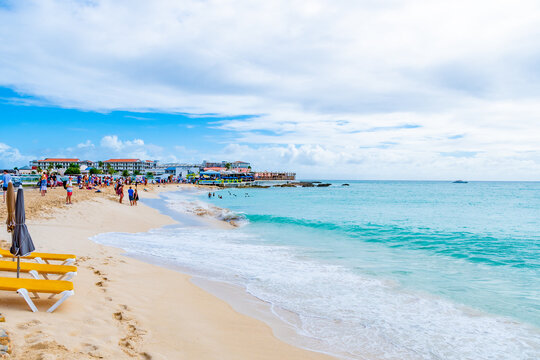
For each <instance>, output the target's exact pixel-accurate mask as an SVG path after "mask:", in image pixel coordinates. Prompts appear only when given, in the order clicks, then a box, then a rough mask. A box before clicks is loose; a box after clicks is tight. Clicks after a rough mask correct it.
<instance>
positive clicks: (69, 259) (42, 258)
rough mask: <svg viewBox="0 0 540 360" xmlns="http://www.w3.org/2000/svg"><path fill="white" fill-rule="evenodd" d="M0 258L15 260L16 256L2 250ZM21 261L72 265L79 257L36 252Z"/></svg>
mask: <svg viewBox="0 0 540 360" xmlns="http://www.w3.org/2000/svg"><path fill="white" fill-rule="evenodd" d="M0 257H5V258H8V259H9V258H14V257H15V256H13V254H11V253H10V252H9V251H8V250H3V249H0ZM21 259H33V260H36V261H37V262H38V263H40V264H48V263H49V261H51V260H55V261H63V262H62V265H72V264H73V263H74V262H75V260H76V259H77V256H75V255H72V254H51V253H38V252H34V253H31V254H30V255H28V256H21Z"/></svg>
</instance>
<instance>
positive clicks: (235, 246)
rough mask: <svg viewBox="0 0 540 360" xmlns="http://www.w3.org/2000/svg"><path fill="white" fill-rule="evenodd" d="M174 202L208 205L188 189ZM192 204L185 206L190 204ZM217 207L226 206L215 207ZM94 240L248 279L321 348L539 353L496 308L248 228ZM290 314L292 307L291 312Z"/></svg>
mask: <svg viewBox="0 0 540 360" xmlns="http://www.w3.org/2000/svg"><path fill="white" fill-rule="evenodd" d="M166 202H167V204H168V206H169V207H170V208H171V209H175V210H177V211H184V212H185V211H187V212H193V211H192V210H189V207H194V208H198V207H202V206H203V204H204V203H202V202H194V201H191V200H188V199H185V198H183V196H180V195H178V196H177V195H173V196H172V197H168V198H167V200H166ZM186 209H187V210H186ZM210 212H211V213H212V214H214V215H215V214H218V216H221V215H219V214H222V212H219V211H217V212H216V210H214V209H212V210H211V211H210ZM94 240H95V241H97V242H99V243H102V244H107V245H114V246H117V247H121V248H123V249H125V250H126V251H128V253H131V254H134V255H144V256H152V257H154V258H155V259H156V261H163V262H169V263H173V264H176V265H179V266H182V267H184V268H188V269H190V270H191V271H193V272H194V273H196V274H199V275H202V276H205V277H207V278H210V279H213V280H219V281H225V282H229V283H233V284H237V285H241V286H243V287H244V288H245V289H246V290H247V291H248V292H249V293H250V294H252V295H254V296H256V297H257V298H259V299H261V300H263V301H266V302H268V303H270V304H271V305H272V307H273V309H274V313H275V314H276V315H277V316H280V317H282V319H283V320H284V321H287V322H289V323H293V324H294V326H295V327H296V329H297V331H298V333H299V334H301V335H303V336H305V337H306V338H310V339H316V340H317V341H316V342H313V343H311V344H312V346H311V347H312V348H313V349H314V350H319V351H324V352H329V353H332V354H335V355H338V356H340V357H343V358H350V359H371V358H376V359H501V360H503V359H505V360H506V359H538V358H539V357H540V333H539V331H538V329H537V328H534V327H532V326H529V325H526V324H523V323H520V322H517V321H513V320H510V319H508V318H504V317H499V316H493V315H488V314H485V313H482V312H480V311H477V310H474V309H472V308H468V307H465V306H462V305H459V304H455V303H453V302H450V301H449V300H446V299H442V298H439V297H437V296H434V295H431V294H427V293H422V292H414V291H411V290H408V289H404V288H402V287H401V286H400V284H398V283H396V282H393V281H391V280H384V279H380V278H373V277H369V276H364V275H360V274H357V273H354V272H353V271H351V269H349V268H346V267H343V266H339V265H335V264H330V263H325V262H324V261H321V260H320V259H313V258H310V257H307V256H305V254H303V253H302V252H301V249H299V248H295V247H289V246H278V245H269V244H267V243H264V242H262V241H261V239H259V238H258V237H257V235H255V234H252V233H249V232H247V231H244V230H243V229H242V228H240V229H235V230H221V229H211V228H205V227H180V226H177V227H166V228H161V229H155V230H152V231H150V232H148V233H139V234H124V233H113V234H106V235H99V236H96V237H95V238H94ZM287 313H293V314H296V315H295V320H294V321H292V320H291V319H290V318H289V317H288V316H286V315H284V314H287Z"/></svg>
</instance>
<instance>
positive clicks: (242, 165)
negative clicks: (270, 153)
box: [201, 160, 251, 173]
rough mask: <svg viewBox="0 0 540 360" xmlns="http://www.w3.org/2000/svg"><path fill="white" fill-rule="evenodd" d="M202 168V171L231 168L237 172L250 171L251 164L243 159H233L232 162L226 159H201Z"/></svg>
mask: <svg viewBox="0 0 540 360" xmlns="http://www.w3.org/2000/svg"><path fill="white" fill-rule="evenodd" d="M201 167H202V169H203V170H204V171H218V172H220V171H226V170H231V171H234V172H239V173H248V172H251V165H250V163H248V162H245V161H234V162H228V161H221V162H210V161H206V160H205V161H203V162H202V166H201Z"/></svg>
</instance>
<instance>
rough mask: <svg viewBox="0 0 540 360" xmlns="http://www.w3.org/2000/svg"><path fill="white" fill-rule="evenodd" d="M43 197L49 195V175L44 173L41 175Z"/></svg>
mask: <svg viewBox="0 0 540 360" xmlns="http://www.w3.org/2000/svg"><path fill="white" fill-rule="evenodd" d="M40 190H41V196H45V194H46V193H47V173H46V172H45V171H44V172H43V175H41V184H40Z"/></svg>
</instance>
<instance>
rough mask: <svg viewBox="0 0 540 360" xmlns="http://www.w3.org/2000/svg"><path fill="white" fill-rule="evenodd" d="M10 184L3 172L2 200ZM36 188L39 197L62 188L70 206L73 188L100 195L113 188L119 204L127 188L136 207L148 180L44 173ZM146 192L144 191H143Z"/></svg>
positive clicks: (8, 175) (1, 181)
mask: <svg viewBox="0 0 540 360" xmlns="http://www.w3.org/2000/svg"><path fill="white" fill-rule="evenodd" d="M10 182H12V176H11V174H9V173H8V171H7V170H4V171H3V174H2V175H1V176H0V185H1V186H2V190H3V199H4V202H5V201H6V193H7V189H8V184H9V183H10ZM152 182H153V183H156V181H155V180H152ZM160 182H162V181H160ZM36 185H37V188H38V189H39V191H40V193H41V196H46V195H47V190H48V189H54V188H56V187H60V186H62V187H63V188H64V189H65V190H66V204H67V205H70V204H72V196H73V187H74V186H77V187H78V188H79V189H80V190H94V191H95V192H97V193H100V192H101V191H102V189H103V188H108V187H109V186H111V185H112V186H113V187H114V191H115V194H116V195H118V199H119V202H120V203H122V201H123V199H124V187H129V188H128V190H127V192H128V197H129V203H130V205H131V206H137V202H138V200H139V191H138V187H139V185H141V186H146V185H148V178H146V177H142V178H135V179H133V178H132V177H130V176H128V177H120V178H114V177H113V176H110V175H109V176H98V175H66V176H60V175H58V174H56V173H52V174H51V173H48V172H46V171H44V172H43V173H42V174H41V175H40V177H39V180H38V182H37V184H36ZM145 191H146V189H145Z"/></svg>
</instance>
